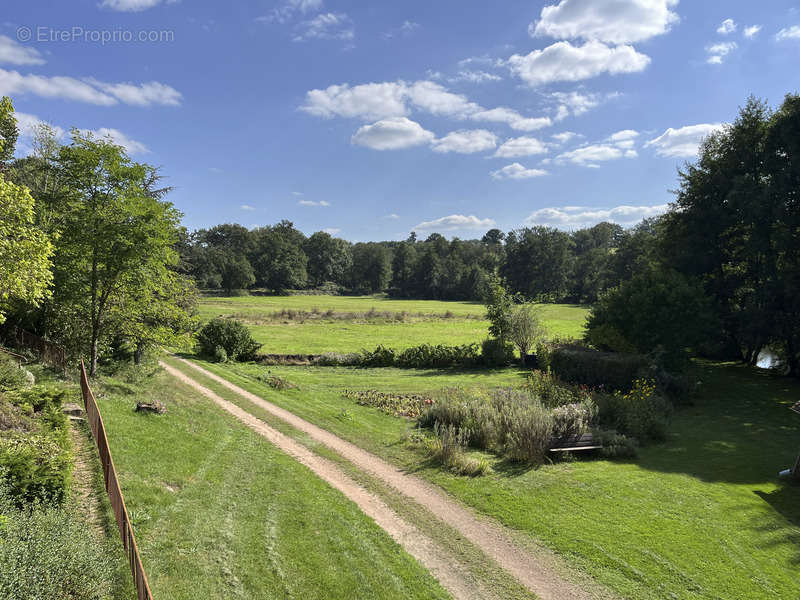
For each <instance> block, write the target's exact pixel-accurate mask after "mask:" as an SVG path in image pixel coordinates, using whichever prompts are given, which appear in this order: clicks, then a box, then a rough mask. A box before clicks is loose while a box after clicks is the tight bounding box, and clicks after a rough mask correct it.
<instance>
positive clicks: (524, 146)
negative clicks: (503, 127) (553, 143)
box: [494, 135, 547, 158]
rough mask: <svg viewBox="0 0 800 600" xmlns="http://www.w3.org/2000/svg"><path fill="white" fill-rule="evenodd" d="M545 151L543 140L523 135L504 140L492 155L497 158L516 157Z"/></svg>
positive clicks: (545, 146) (544, 152)
mask: <svg viewBox="0 0 800 600" xmlns="http://www.w3.org/2000/svg"><path fill="white" fill-rule="evenodd" d="M546 153H547V145H546V144H545V143H544V142H542V141H540V140H538V139H536V138H535V137H530V136H525V135H524V136H521V137H518V138H511V139H509V140H506V141H505V142H503V144H502V145H501V146H500V147H499V148H498V149H497V152H495V154H494V155H495V156H496V157H499V158H516V157H518V156H533V155H535V154H546Z"/></svg>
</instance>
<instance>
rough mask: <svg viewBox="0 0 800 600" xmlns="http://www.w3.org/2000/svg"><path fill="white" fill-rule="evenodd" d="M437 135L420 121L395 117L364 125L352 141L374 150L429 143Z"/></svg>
mask: <svg viewBox="0 0 800 600" xmlns="http://www.w3.org/2000/svg"><path fill="white" fill-rule="evenodd" d="M435 137H436V136H435V135H433V133H431V132H430V131H427V130H426V129H423V128H422V126H421V125H420V124H419V123H417V122H415V121H411V120H410V119H406V118H405V117H395V118H393V119H384V120H382V121H378V122H377V123H373V124H372V125H364V126H362V127H361V128H359V130H358V131H357V132H356V133H355V135H353V138H352V143H354V144H356V145H358V146H365V147H367V148H372V149H373V150H399V149H402V148H411V147H413V146H421V145H423V144H429V143H431V142H432V141H433V140H434V139H435Z"/></svg>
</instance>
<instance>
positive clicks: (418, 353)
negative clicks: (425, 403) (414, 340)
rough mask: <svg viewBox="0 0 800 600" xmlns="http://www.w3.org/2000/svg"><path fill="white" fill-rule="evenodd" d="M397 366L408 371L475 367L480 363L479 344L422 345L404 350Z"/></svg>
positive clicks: (399, 356) (398, 358)
mask: <svg viewBox="0 0 800 600" xmlns="http://www.w3.org/2000/svg"><path fill="white" fill-rule="evenodd" d="M396 361H397V366H399V367H403V368H407V369H444V368H449V367H462V368H469V367H474V366H475V365H476V364H478V362H479V361H480V353H479V351H478V344H464V345H462V346H445V345H442V344H439V345H437V346H433V345H431V344H422V345H421V346H414V347H412V348H407V349H405V350H403V351H402V352H401V353H400V354H399V355H398V356H397V359H396Z"/></svg>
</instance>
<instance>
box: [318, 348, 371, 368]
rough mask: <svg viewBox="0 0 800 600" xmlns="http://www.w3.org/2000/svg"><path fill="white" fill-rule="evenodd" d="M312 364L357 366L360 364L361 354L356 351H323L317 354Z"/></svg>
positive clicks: (321, 365)
mask: <svg viewBox="0 0 800 600" xmlns="http://www.w3.org/2000/svg"><path fill="white" fill-rule="evenodd" d="M312 364H315V365H318V366H320V367H357V366H359V365H360V364H361V354H359V353H357V352H325V353H323V354H320V355H319V356H317V357H316V358H315V359H314V360H313V361H312Z"/></svg>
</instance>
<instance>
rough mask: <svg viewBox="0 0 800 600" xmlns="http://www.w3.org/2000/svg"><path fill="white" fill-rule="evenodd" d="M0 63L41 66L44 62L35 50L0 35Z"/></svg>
mask: <svg viewBox="0 0 800 600" xmlns="http://www.w3.org/2000/svg"><path fill="white" fill-rule="evenodd" d="M0 63H9V64H12V65H43V64H44V63H45V60H44V59H43V58H42V55H41V54H39V51H38V50H36V49H35V48H28V47H26V46H23V45H22V44H19V43H17V41H16V40H14V39H12V38H10V37H8V36H7V35H0Z"/></svg>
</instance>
